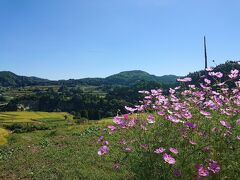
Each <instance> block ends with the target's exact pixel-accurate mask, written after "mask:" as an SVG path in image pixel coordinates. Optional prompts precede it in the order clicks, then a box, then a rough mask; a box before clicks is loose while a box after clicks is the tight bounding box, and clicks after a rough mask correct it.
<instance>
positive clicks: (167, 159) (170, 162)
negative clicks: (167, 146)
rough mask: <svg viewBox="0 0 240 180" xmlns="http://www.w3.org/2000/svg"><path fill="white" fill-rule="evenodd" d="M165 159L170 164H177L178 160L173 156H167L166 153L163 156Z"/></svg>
mask: <svg viewBox="0 0 240 180" xmlns="http://www.w3.org/2000/svg"><path fill="white" fill-rule="evenodd" d="M163 159H164V161H165V162H167V163H168V164H175V163H176V160H175V159H174V158H173V157H172V156H171V155H169V154H166V153H165V154H164V155H163Z"/></svg>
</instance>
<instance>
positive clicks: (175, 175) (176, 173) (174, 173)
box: [173, 170, 182, 177]
mask: <svg viewBox="0 0 240 180" xmlns="http://www.w3.org/2000/svg"><path fill="white" fill-rule="evenodd" d="M173 176H174V177H180V176H182V173H181V171H180V170H175V171H174V172H173Z"/></svg>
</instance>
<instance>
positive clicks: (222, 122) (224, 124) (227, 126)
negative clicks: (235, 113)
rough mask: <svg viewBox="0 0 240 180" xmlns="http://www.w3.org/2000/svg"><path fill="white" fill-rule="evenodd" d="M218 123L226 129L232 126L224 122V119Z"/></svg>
mask: <svg viewBox="0 0 240 180" xmlns="http://www.w3.org/2000/svg"><path fill="white" fill-rule="evenodd" d="M220 123H221V124H222V125H223V126H224V127H226V128H228V129H231V128H232V126H231V125H230V124H229V123H228V122H226V121H220Z"/></svg>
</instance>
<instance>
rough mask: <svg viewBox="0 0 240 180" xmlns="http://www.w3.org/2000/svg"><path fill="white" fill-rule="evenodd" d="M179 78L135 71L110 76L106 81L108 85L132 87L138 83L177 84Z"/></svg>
mask: <svg viewBox="0 0 240 180" xmlns="http://www.w3.org/2000/svg"><path fill="white" fill-rule="evenodd" d="M176 79H177V76H175V75H165V76H155V75H151V74H149V73H147V72H144V71H140V70H135V71H124V72H121V73H119V74H115V75H112V76H109V77H107V78H106V79H105V83H106V84H121V85H132V84H135V83H136V82H138V81H142V80H143V81H152V82H158V83H163V84H172V83H175V82H176Z"/></svg>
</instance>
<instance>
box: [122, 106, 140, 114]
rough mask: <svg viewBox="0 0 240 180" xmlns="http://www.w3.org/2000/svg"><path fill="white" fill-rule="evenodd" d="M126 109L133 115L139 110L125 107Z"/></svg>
mask: <svg viewBox="0 0 240 180" xmlns="http://www.w3.org/2000/svg"><path fill="white" fill-rule="evenodd" d="M125 109H126V110H127V111H129V112H131V113H133V112H135V111H137V108H131V107H127V106H125Z"/></svg>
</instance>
